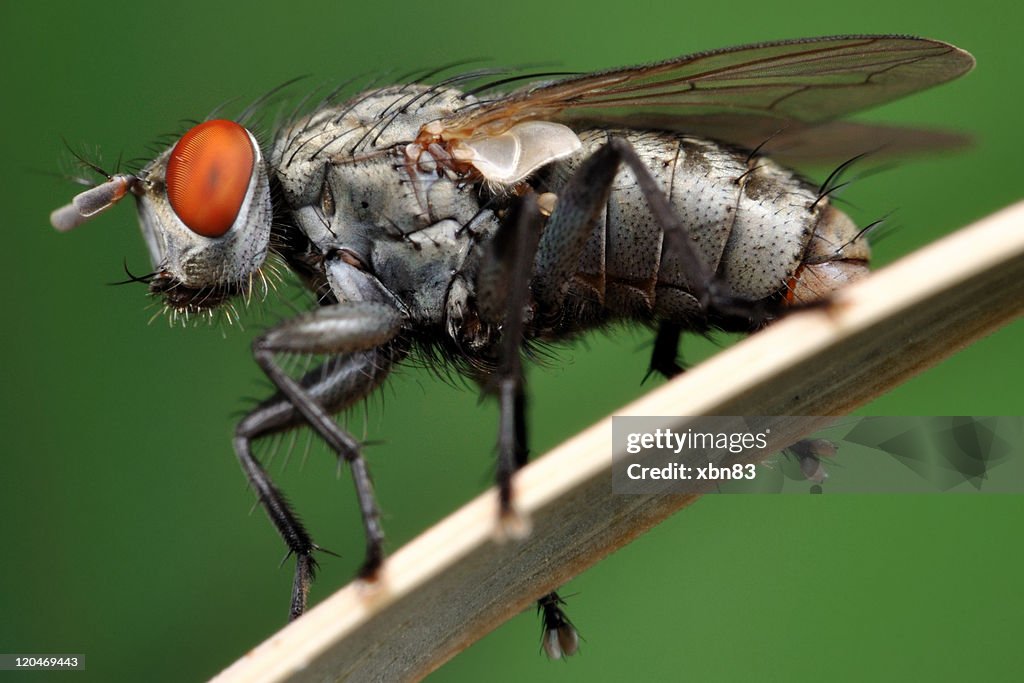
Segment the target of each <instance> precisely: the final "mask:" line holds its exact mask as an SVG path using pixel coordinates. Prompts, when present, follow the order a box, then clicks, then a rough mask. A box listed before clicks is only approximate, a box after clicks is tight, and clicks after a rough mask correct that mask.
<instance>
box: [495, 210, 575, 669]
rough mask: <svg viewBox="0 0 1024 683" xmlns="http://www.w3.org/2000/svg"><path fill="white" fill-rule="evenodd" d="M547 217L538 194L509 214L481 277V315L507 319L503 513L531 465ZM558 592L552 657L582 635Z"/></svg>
mask: <svg viewBox="0 0 1024 683" xmlns="http://www.w3.org/2000/svg"><path fill="white" fill-rule="evenodd" d="M543 223H544V219H543V216H542V215H541V213H540V210H539V208H538V206H537V198H536V196H535V195H534V194H533V193H532V192H530V193H527V194H526V195H525V196H524V197H523V198H522V200H521V201H520V202H519V203H518V205H517V206H516V208H515V212H514V213H512V214H510V215H509V216H508V217H507V220H505V221H504V222H503V224H502V226H501V228H500V229H499V231H498V234H497V235H495V238H494V240H493V241H492V242H491V251H490V252H489V254H488V255H487V256H486V257H485V259H484V262H483V264H482V267H481V271H480V276H479V277H478V281H477V294H478V297H479V300H480V308H481V314H482V315H484V316H485V317H487V318H488V319H489V321H491V322H496V321H501V322H502V336H501V346H500V349H499V353H500V358H499V362H498V367H497V369H496V371H495V374H494V378H493V385H492V387H491V390H492V391H494V392H495V393H497V395H498V400H499V410H500V418H499V420H500V422H499V428H498V490H499V498H500V502H501V513H502V515H506V514H509V513H510V512H511V509H512V507H511V506H512V475H513V474H514V473H515V471H516V470H518V469H519V468H520V467H522V466H523V465H525V464H526V461H527V456H528V455H529V451H528V448H527V436H526V393H525V391H524V387H523V367H522V358H521V355H520V347H521V346H522V343H523V327H524V309H525V307H526V305H527V303H528V299H529V292H530V287H529V284H530V275H531V270H532V269H531V264H533V262H534V258H535V256H536V255H537V245H538V241H539V240H538V238H539V235H540V230H541V227H542V226H543ZM564 604H565V601H564V600H562V598H560V597H559V595H558V593H556V592H553V591H552V592H551V593H548V594H546V595H544V596H542V597H541V598H539V599H538V600H537V611H538V613H540V614H541V620H542V626H543V633H542V636H541V644H542V646H543V648H544V651H545V653H547V655H548V657H550V658H552V659H560V658H561V657H562V656H566V657H568V656H570V655H573V654H575V653H576V651H577V649H578V646H579V637H578V635H577V633H576V628H575V627H574V626H573V624H572V622H571V621H570V620H569V618H568V617H567V616H566V614H565V612H564V611H563V610H562V605H564Z"/></svg>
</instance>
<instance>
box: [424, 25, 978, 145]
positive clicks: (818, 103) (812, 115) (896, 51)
mask: <svg viewBox="0 0 1024 683" xmlns="http://www.w3.org/2000/svg"><path fill="white" fill-rule="evenodd" d="M973 66H974V58H973V57H971V55H970V54H969V53H967V52H965V51H964V50H961V49H959V48H957V47H954V46H952V45H949V44H947V43H942V42H939V41H935V40H928V39H925V38H913V37H908V36H871V35H868V36H831V37H825V38H808V39H800V40H790V41H781V42H772V43H760V44H757V45H747V46H743V47H733V48H725V49H722V50H714V51H710V52H699V53H696V54H692V55H687V56H685V57H678V58H676V59H670V60H667V61H664V62H657V63H654V64H646V65H643V66H636V67H626V68H621V69H611V70H608V71H600V72H597V73H592V74H587V75H583V76H576V77H571V78H566V79H563V80H559V81H554V82H547V83H540V84H535V85H531V86H527V87H525V88H521V89H519V90H515V91H513V92H511V93H509V94H507V95H504V96H501V97H499V98H496V99H493V100H484V101H482V102H478V103H474V104H471V105H467V106H466V107H465V108H463V109H460V110H459V111H458V112H456V113H455V114H454V115H452V116H450V117H447V118H445V119H442V120H441V121H440V122H436V123H435V124H434V126H435V130H438V129H439V130H440V137H441V138H444V139H457V138H466V137H471V136H479V135H497V134H500V133H502V132H504V131H505V130H507V129H508V128H509V127H511V126H513V125H515V124H516V123H518V122H520V121H524V120H530V119H544V120H553V121H567V122H569V121H573V120H578V119H581V118H584V119H587V120H590V121H605V120H611V121H614V120H622V119H624V118H626V117H636V116H639V117H660V118H662V119H664V118H671V117H679V116H687V117H693V116H707V115H710V114H720V113H731V114H749V115H757V116H761V117H764V116H768V117H771V118H773V119H777V120H778V121H779V122H780V126H779V127H783V126H784V122H787V121H801V122H808V123H813V122H820V121H828V120H830V119H834V118H838V117H840V116H844V115H846V114H849V113H851V112H855V111H858V110H861V109H866V108H868V107H872V106H875V105H878V104H881V103H883V102H888V101H891V100H894V99H897V98H900V97H903V96H904V95H907V94H909V93H912V92H916V91H918V90H923V89H925V88H928V87H931V86H933V85H938V84H939V83H944V82H946V81H948V80H951V79H953V78H956V77H957V76H960V75H962V74H964V73H966V72H967V71H969V70H970V69H971V68H972V67H973Z"/></svg>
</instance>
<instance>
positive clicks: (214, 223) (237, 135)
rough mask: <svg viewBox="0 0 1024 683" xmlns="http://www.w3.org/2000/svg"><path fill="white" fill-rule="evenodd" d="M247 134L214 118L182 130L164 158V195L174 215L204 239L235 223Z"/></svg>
mask: <svg viewBox="0 0 1024 683" xmlns="http://www.w3.org/2000/svg"><path fill="white" fill-rule="evenodd" d="M254 163H255V154H254V152H253V148H252V141H251V140H250V139H249V134H248V133H247V132H246V131H245V128H242V127H241V126H240V125H238V124H237V123H235V122H234V121H225V120H223V119H216V120H213V121H206V122H205V123H200V124H199V125H198V126H196V127H195V128H193V129H192V130H190V131H189V132H187V133H185V135H183V136H182V138H181V140H178V144H176V145H175V146H174V149H173V150H172V151H171V159H170V161H168V162H167V197H168V199H170V200H171V207H172V208H173V209H174V213H176V214H178V218H180V219H181V222H182V223H184V224H185V225H186V226H188V228H189V229H190V230H192V231H193V232H195V233H198V234H200V235H203V236H204V237H220V236H221V235H223V234H224V233H226V232H227V231H228V228H230V227H231V225H232V224H233V223H234V222H235V217H237V216H238V211H239V209H241V208H242V201H243V200H245V193H246V190H248V189H249V181H250V180H251V178H252V169H253V164H254Z"/></svg>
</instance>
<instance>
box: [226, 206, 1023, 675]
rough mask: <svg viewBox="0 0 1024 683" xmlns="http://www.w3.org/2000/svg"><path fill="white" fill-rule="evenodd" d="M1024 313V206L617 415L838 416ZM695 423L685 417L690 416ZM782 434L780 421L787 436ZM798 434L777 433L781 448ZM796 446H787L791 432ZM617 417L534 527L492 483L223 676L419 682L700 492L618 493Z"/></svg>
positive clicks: (531, 498) (552, 486)
mask: <svg viewBox="0 0 1024 683" xmlns="http://www.w3.org/2000/svg"><path fill="white" fill-rule="evenodd" d="M1022 310H1024V202H1021V203H1018V204H1016V205H1014V206H1012V207H1010V208H1008V209H1005V210H1003V211H1001V212H999V213H997V214H994V215H992V216H990V217H988V218H986V219H983V220H982V221H979V222H978V223H976V224H974V225H972V226H970V227H968V228H965V229H964V230H961V231H959V232H958V233H956V234H954V235H951V236H950V237H947V238H945V239H943V240H941V241H940V242H937V243H935V244H933V245H931V246H929V247H926V248H924V249H922V250H920V251H918V252H916V253H914V254H912V255H910V256H908V257H907V258H905V259H903V260H901V261H899V262H898V263H896V264H893V265H892V266H890V267H888V268H885V269H884V270H881V271H879V272H877V273H875V274H873V275H872V276H871V277H869V278H868V279H866V280H864V281H862V282H860V283H857V284H856V285H854V286H852V287H849V288H848V289H846V290H844V291H842V292H841V293H840V294H839V295H838V296H837V297H836V300H835V302H834V304H833V305H832V306H830V307H828V308H826V309H820V310H811V311H806V312H803V313H800V314H797V315H793V316H791V317H789V318H786V319H784V320H782V321H780V322H779V323H777V324H775V325H773V326H772V327H771V328H770V329H767V330H765V331H763V332H760V333H758V334H756V335H754V336H752V337H751V338H749V339H747V340H745V341H743V342H742V343H740V344H737V345H735V346H733V347H732V348H730V349H727V350H725V351H723V352H721V353H719V354H718V355H716V356H715V357H714V358H712V359H710V360H709V361H707V362H705V363H703V364H701V365H700V366H698V367H696V368H694V369H692V370H690V371H689V372H687V373H685V374H684V375H683V376H681V377H680V378H678V379H676V380H675V381H672V382H670V383H668V384H666V385H665V386H663V387H661V388H659V389H657V390H655V391H652V392H651V393H649V394H647V395H646V396H644V397H643V398H641V399H639V400H638V401H636V402H634V403H632V404H630V405H628V406H626V407H625V408H623V409H622V410H619V411H617V412H616V415H689V416H696V415H715V414H718V415H838V414H843V413H847V412H849V411H851V410H853V409H855V408H856V407H858V406H860V405H862V404H864V403H866V402H867V401H869V400H871V399H872V398H874V397H876V396H879V395H881V394H883V393H885V392H886V391H888V390H889V389H891V388H892V387H894V386H895V385H897V384H899V383H900V382H902V381H904V380H905V379H907V378H909V377H911V376H913V375H915V374H917V373H919V372H921V371H922V370H924V369H925V368H927V367H929V366H931V365H934V364H935V363H937V362H938V361H940V360H942V359H943V358H945V357H946V356H949V355H951V354H952V353H955V352H956V351H958V350H959V349H961V348H963V347H965V346H967V345H968V344H970V343H971V342H973V341H975V340H976V339H979V338H980V337H982V336H984V335H986V334H988V333H990V332H992V331H993V330H995V329H996V328H998V327H999V326H1001V325H1003V324H1005V323H1007V322H1009V321H1010V320H1012V319H1014V318H1016V317H1018V316H1019V315H1020V314H1021V312H1022ZM682 419H683V418H680V420H681V421H682ZM781 431H784V430H780V432H781ZM797 436H798V435H797V434H794V433H789V434H783V433H780V434H778V435H777V437H778V438H779V439H780V440H782V444H781V445H785V444H786V443H788V442H791V441H792V440H795V438H796V437H797ZM787 439H788V440H789V441H786V440H787ZM611 464H612V426H611V419H610V418H605V419H604V420H602V421H600V422H598V423H597V424H595V425H594V426H592V427H590V428H589V429H587V430H585V431H583V432H582V433H580V434H578V435H577V436H575V437H573V438H572V439H570V440H569V441H566V442H565V443H563V444H562V445H561V446H559V447H557V448H555V449H554V450H553V451H551V452H550V453H548V454H547V455H545V456H544V457H542V458H539V459H538V460H537V461H535V462H534V463H532V464H531V465H529V466H528V467H526V468H525V469H524V470H523V471H522V472H521V473H519V474H518V475H517V477H516V482H515V493H516V506H517V509H518V511H519V512H520V514H521V515H522V516H523V519H525V520H528V521H529V523H530V526H531V531H530V533H529V535H527V536H526V537H525V538H521V539H516V540H505V541H502V540H501V539H500V536H501V534H500V533H499V530H498V516H497V510H498V502H497V495H496V493H495V491H494V490H491V491H488V492H487V493H485V494H483V495H481V496H479V497H478V498H476V499H475V500H473V501H471V502H470V503H468V504H467V505H465V506H464V507H463V508H462V509H460V510H458V511H456V512H455V513H453V514H452V515H450V516H449V517H448V518H447V519H445V520H443V521H442V522H440V523H439V524H437V525H436V526H434V527H433V528H431V529H429V530H427V531H426V532H424V533H423V534H422V535H421V536H419V537H418V538H416V539H415V540H413V541H412V542H411V543H409V544H408V545H406V546H404V547H403V548H401V549H400V550H399V551H398V552H397V553H395V554H394V556H392V557H391V558H390V559H389V560H388V561H387V563H386V564H385V566H384V569H383V570H382V572H381V577H380V581H379V582H378V583H376V584H373V585H368V584H365V583H361V582H354V583H352V584H350V585H348V586H346V587H345V588H343V589H341V590H340V591H338V592H337V593H335V594H334V595H333V596H331V597H330V598H328V599H327V600H325V601H324V602H323V603H321V604H320V605H318V606H316V607H315V608H313V609H312V610H310V611H309V612H308V613H307V614H306V615H305V616H303V617H302V618H301V619H299V620H297V621H296V622H294V623H292V624H289V625H288V626H287V627H285V628H284V629H282V630H281V631H280V632H278V633H277V634H275V635H274V636H272V637H271V638H270V639H268V640H267V641H266V642H264V643H263V644H261V645H259V646H258V647H257V648H255V649H254V650H252V651H250V652H249V653H248V654H246V655H245V656H244V657H242V658H241V659H240V660H239V661H237V662H236V663H235V664H233V665H232V666H231V667H230V668H228V669H227V670H225V671H224V672H223V673H222V674H221V675H220V676H218V677H217V679H215V680H217V681H221V682H228V681H231V682H236V681H286V680H287V681H323V680H353V681H367V680H389V681H398V680H415V679H418V678H421V677H423V676H425V675H426V674H427V673H429V672H430V671H433V670H434V669H436V668H437V667H439V666H441V664H443V663H444V662H445V661H447V660H448V659H450V658H451V657H453V656H454V655H455V654H456V653H458V652H459V651H461V650H462V649H464V648H466V647H467V646H468V645H470V644H471V643H472V642H474V641H475V640H477V639H478V638H480V637H481V636H483V635H484V634H486V633H487V632H489V631H490V630H492V629H493V628H495V627H496V626H498V625H499V624H501V623H502V622H504V621H505V620H507V619H508V618H510V617H512V616H513V615H515V614H517V613H519V612H520V611H522V610H523V609H526V608H527V607H529V606H530V604H531V603H532V602H533V601H534V600H535V599H536V598H537V597H539V596H540V595H542V594H544V593H546V592H548V591H549V590H552V589H553V588H555V587H557V586H558V585H560V584H562V583H564V582H566V581H568V580H569V579H570V578H572V577H573V576H575V575H577V574H579V573H580V572H582V571H583V570H585V569H586V568H588V567H590V566H591V565H593V564H594V563H596V562H597V561H598V560H600V559H601V558H603V557H605V556H606V555H608V554H610V553H611V552H613V551H614V550H616V549H617V548H619V547H621V546H623V545H625V544H626V543H629V542H630V541H631V540H632V539H633V538H635V537H636V536H638V535H640V534H642V533H643V532H645V531H646V530H647V529H649V528H651V527H652V526H654V525H655V524H657V523H658V522H660V521H662V520H663V519H665V518H666V517H667V516H668V515H670V514H672V513H673V512H675V511H676V510H678V509H680V508H682V507H684V506H686V505H688V504H689V503H691V502H693V500H695V499H696V497H697V496H694V495H678V494H677V495H646V496H641V495H613V494H612V493H611Z"/></svg>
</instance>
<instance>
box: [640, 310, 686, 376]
mask: <svg viewBox="0 0 1024 683" xmlns="http://www.w3.org/2000/svg"><path fill="white" fill-rule="evenodd" d="M682 333H683V328H682V326H681V325H679V324H678V323H671V322H666V321H662V322H661V323H659V324H658V334H657V336H655V337H654V350H653V351H651V366H650V369H649V370H648V371H647V377H650V376H651V374H652V373H655V372H657V373H658V374H660V375H661V376H662V377H664V378H665V379H672V378H673V377H676V376H677V375H681V374H682V373H683V366H682V365H681V364H680V363H679V338H680V337H681V336H682ZM647 377H644V379H647Z"/></svg>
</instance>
